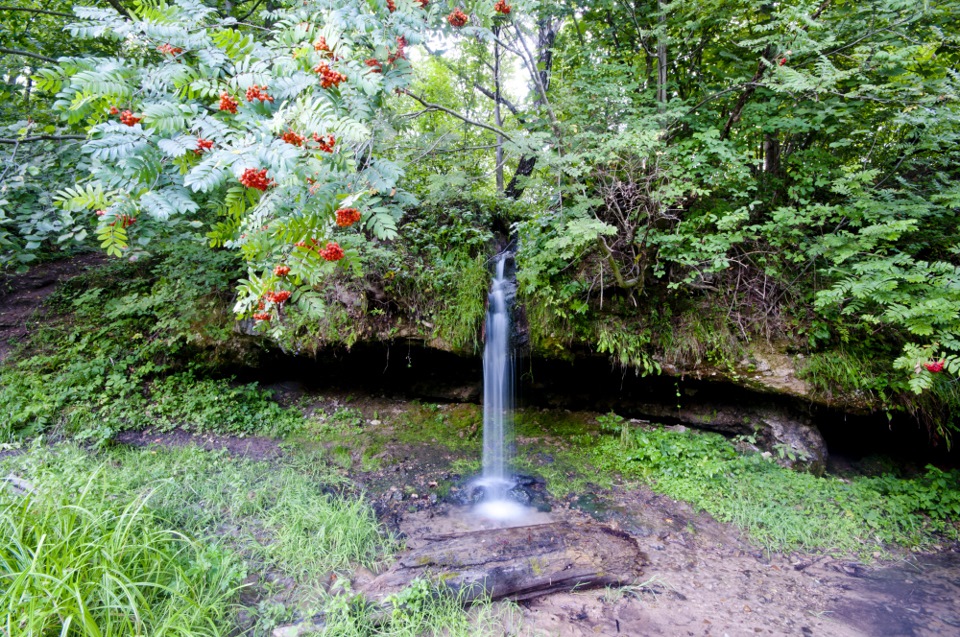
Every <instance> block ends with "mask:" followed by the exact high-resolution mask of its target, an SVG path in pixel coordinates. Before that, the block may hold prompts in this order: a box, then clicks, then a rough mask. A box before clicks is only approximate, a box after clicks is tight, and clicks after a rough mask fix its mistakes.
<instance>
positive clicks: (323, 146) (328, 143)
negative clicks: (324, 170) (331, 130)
mask: <svg viewBox="0 0 960 637" xmlns="http://www.w3.org/2000/svg"><path fill="white" fill-rule="evenodd" d="M313 141H315V142H317V144H318V145H319V147H320V150H322V151H323V152H325V153H332V152H333V147H334V146H335V145H336V143H337V138H336V137H334V136H333V135H327V136H326V137H324V136H322V135H317V134H316V133H314V134H313Z"/></svg>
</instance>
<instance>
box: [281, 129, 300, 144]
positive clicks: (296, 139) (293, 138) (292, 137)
mask: <svg viewBox="0 0 960 637" xmlns="http://www.w3.org/2000/svg"><path fill="white" fill-rule="evenodd" d="M280 139H282V140H283V141H285V142H287V143H288V144H293V145H294V146H303V140H304V137H303V135H299V134H297V133H295V132H293V131H292V130H288V131H287V132H286V133H284V134H283V135H281V136H280Z"/></svg>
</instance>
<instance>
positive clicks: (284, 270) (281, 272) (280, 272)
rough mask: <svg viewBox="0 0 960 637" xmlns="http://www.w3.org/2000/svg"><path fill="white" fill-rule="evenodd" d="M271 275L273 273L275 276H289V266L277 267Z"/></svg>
mask: <svg viewBox="0 0 960 637" xmlns="http://www.w3.org/2000/svg"><path fill="white" fill-rule="evenodd" d="M273 273H274V274H275V275H276V276H287V275H288V274H290V266H289V265H278V266H277V267H275V268H274V269H273Z"/></svg>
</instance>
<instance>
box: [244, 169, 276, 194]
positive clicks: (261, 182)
mask: <svg viewBox="0 0 960 637" xmlns="http://www.w3.org/2000/svg"><path fill="white" fill-rule="evenodd" d="M240 183H241V184H243V185H244V186H246V187H247V188H256V189H257V190H266V189H267V188H269V187H270V186H273V185H274V183H275V182H274V181H273V180H271V179H267V169H266V168H263V169H261V170H257V169H256V168H247V169H246V170H244V171H243V174H242V175H240Z"/></svg>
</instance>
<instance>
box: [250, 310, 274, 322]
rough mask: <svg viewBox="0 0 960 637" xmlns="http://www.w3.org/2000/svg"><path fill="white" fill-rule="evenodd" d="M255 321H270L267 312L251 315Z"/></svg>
mask: <svg viewBox="0 0 960 637" xmlns="http://www.w3.org/2000/svg"><path fill="white" fill-rule="evenodd" d="M253 319H254V320H255V321H267V322H269V321H270V314H269V313H268V312H257V313H256V314H254V315H253Z"/></svg>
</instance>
